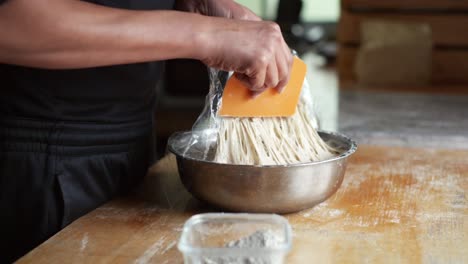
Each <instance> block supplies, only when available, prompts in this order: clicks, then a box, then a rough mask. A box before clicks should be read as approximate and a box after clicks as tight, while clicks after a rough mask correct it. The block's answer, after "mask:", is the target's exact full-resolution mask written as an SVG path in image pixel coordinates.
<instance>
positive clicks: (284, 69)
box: [276, 53, 289, 93]
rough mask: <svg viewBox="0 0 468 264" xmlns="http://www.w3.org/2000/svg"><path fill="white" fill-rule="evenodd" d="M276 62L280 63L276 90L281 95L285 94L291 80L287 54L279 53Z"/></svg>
mask: <svg viewBox="0 0 468 264" xmlns="http://www.w3.org/2000/svg"><path fill="white" fill-rule="evenodd" d="M276 56H277V59H276V61H277V62H278V64H277V67H278V84H277V85H276V90H278V92H279V93H281V92H283V90H284V88H285V87H286V85H287V84H288V80H289V78H288V77H289V62H288V60H287V57H286V56H287V54H284V53H278V54H277V55H276Z"/></svg>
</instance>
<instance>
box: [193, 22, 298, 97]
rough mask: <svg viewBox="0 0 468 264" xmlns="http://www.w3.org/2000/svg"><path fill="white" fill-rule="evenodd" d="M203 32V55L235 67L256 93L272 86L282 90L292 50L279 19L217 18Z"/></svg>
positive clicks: (208, 62)
mask: <svg viewBox="0 0 468 264" xmlns="http://www.w3.org/2000/svg"><path fill="white" fill-rule="evenodd" d="M215 20H216V21H212V22H211V23H209V25H208V26H207V27H206V28H204V29H205V30H202V32H200V34H198V35H199V39H201V41H202V43H201V45H199V46H200V47H202V50H201V51H200V57H199V58H198V59H200V60H201V61H202V62H204V63H205V64H206V65H207V66H209V67H213V68H217V69H221V70H224V71H234V72H235V74H236V76H237V77H238V79H239V80H241V81H242V82H244V83H245V84H246V85H247V86H248V87H250V89H251V91H252V92H253V93H254V95H256V94H259V93H261V92H263V91H264V90H265V89H267V88H270V87H276V88H277V89H278V91H280V92H281V91H282V90H283V89H284V87H285V86H286V84H287V83H288V80H289V75H290V70H291V66H292V62H293V57H292V54H291V51H290V49H289V47H288V45H287V44H286V42H285V41H284V39H283V36H282V34H281V30H280V28H279V26H278V25H277V24H276V23H273V22H265V21H245V20H228V19H220V18H216V19H215Z"/></svg>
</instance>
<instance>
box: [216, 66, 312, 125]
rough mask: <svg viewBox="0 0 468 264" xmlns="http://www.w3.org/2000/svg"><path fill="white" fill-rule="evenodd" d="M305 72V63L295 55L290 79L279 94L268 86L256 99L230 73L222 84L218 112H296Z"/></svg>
mask: <svg viewBox="0 0 468 264" xmlns="http://www.w3.org/2000/svg"><path fill="white" fill-rule="evenodd" d="M306 72H307V66H306V64H305V63H304V62H303V61H302V60H300V59H299V58H297V57H294V62H293V66H292V69H291V78H290V79H289V82H288V84H287V85H286V87H285V88H284V90H283V92H282V93H278V91H277V90H276V89H275V88H268V89H267V90H266V91H264V92H263V93H261V94H260V95H259V96H257V97H256V98H252V94H251V92H250V90H249V89H248V88H247V87H246V86H245V85H244V84H243V83H242V82H241V81H240V80H239V79H237V78H236V77H235V75H233V76H231V78H229V80H228V81H227V83H226V86H225V87H224V92H223V97H222V103H221V109H220V111H219V115H220V116H230V117H280V116H291V115H293V114H294V113H295V112H296V106H297V103H298V102H299V96H300V94H301V89H302V84H303V83H304V79H305V75H306Z"/></svg>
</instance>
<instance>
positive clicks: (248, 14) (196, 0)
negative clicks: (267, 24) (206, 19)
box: [176, 0, 262, 21]
mask: <svg viewBox="0 0 468 264" xmlns="http://www.w3.org/2000/svg"><path fill="white" fill-rule="evenodd" d="M176 5H177V6H176V8H177V9H179V10H182V11H188V12H192V13H198V14H201V15H205V16H216V17H225V18H231V19H242V20H254V21H260V20H262V19H261V18H259V17H258V16H257V15H255V14H254V13H253V12H252V11H250V9H248V8H247V7H245V6H243V5H240V4H238V3H236V2H234V0H178V1H177V4H176Z"/></svg>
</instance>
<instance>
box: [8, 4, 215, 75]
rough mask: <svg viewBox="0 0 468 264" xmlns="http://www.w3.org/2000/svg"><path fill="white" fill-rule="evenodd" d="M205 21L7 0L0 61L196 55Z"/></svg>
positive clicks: (73, 64)
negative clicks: (199, 36) (198, 33)
mask: <svg viewBox="0 0 468 264" xmlns="http://www.w3.org/2000/svg"><path fill="white" fill-rule="evenodd" d="M52 2H53V3H52ZM50 6H53V7H54V8H53V9H51V8H50ZM209 19H211V18H208V17H203V16H200V15H195V14H188V13H182V12H176V11H130V10H121V9H114V8H108V7H103V6H98V5H93V4H89V3H85V2H81V1H75V0H49V1H47V5H46V4H45V1H30V0H11V1H7V2H6V4H4V5H1V6H0V32H1V33H0V34H1V37H0V62H2V63H11V64H19V65H25V66H32V67H41V68H58V69H60V68H62V69H66V68H83V67H95V66H105V65H115V64H125V63H135V62H143V61H154V60H165V59H172V58H195V59H200V58H201V56H202V50H201V49H203V48H206V47H203V46H204V44H203V43H202V41H199V38H197V36H198V35H197V32H199V31H200V30H201V31H203V29H204V28H207V30H208V31H209V30H210V29H209V27H210V24H212V23H210V21H208V20H209Z"/></svg>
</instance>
